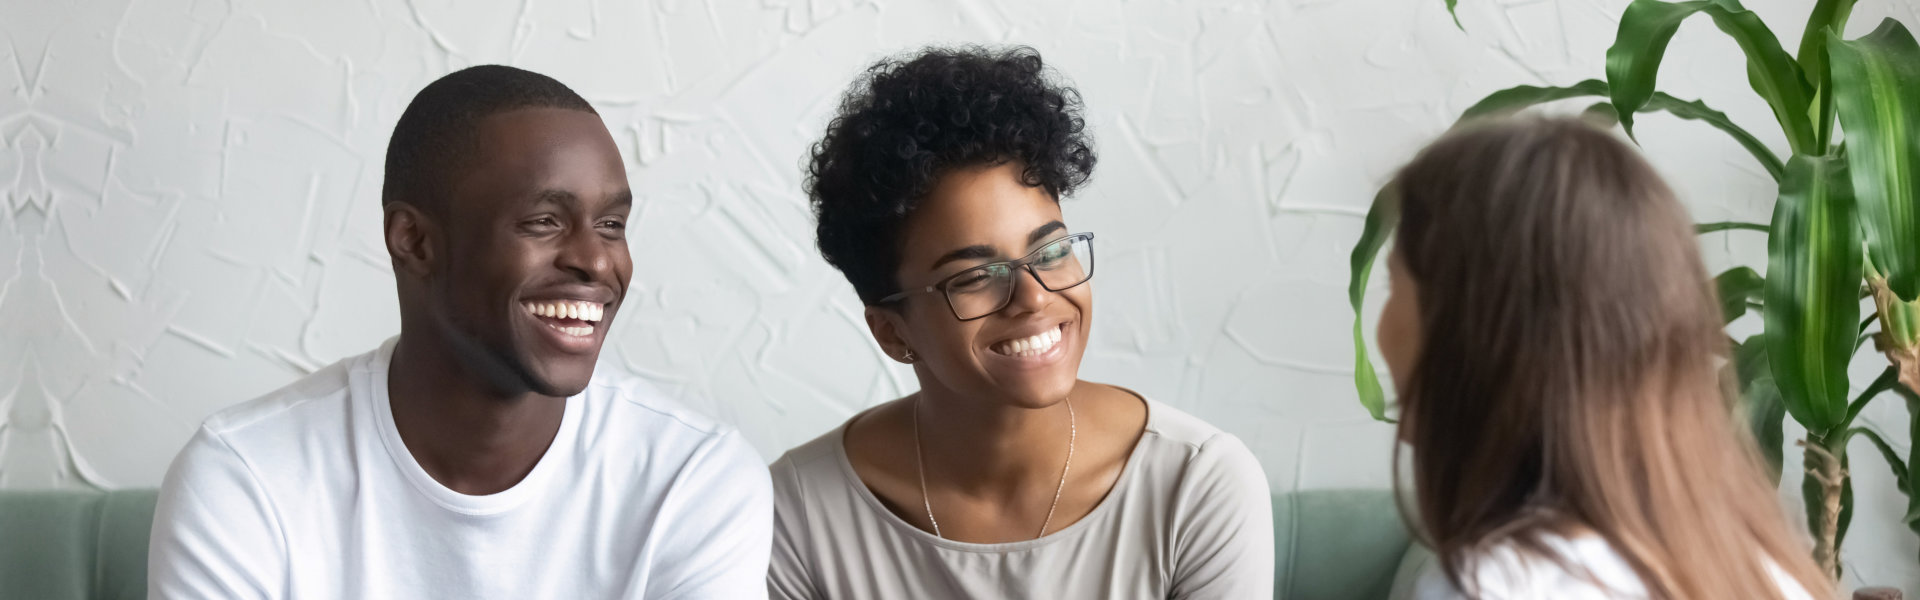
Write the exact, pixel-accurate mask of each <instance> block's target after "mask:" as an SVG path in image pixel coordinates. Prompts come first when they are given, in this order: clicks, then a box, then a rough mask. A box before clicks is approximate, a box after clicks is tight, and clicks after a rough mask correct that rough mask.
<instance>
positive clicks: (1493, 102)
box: [1454, 79, 1784, 181]
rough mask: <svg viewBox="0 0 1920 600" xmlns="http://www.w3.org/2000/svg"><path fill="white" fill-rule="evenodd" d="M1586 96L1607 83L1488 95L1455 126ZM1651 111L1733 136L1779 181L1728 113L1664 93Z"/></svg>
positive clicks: (1768, 154) (1775, 161) (1774, 166)
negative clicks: (1702, 123)
mask: <svg viewBox="0 0 1920 600" xmlns="http://www.w3.org/2000/svg"><path fill="white" fill-rule="evenodd" d="M1586 96H1601V97H1605V96H1607V82H1604V81H1600V80H1598V79H1588V80H1585V81H1582V82H1579V83H1576V84H1573V85H1570V86H1566V87H1537V86H1531V85H1519V86H1514V87H1510V88H1507V89H1504V90H1500V91H1497V92H1494V93H1492V94H1489V95H1487V97H1486V98H1482V99H1481V100H1480V101H1479V102H1476V103H1474V104H1473V106H1470V107H1467V110H1466V112H1464V113H1461V114H1460V120H1459V121H1458V122H1456V123H1455V124H1454V126H1455V127H1459V126H1460V125H1461V124H1465V123H1468V122H1471V121H1473V120H1476V119H1482V118H1489V117H1502V116H1507V115H1511V114H1513V113H1516V112H1519V111H1521V110H1523V109H1525V108H1527V107H1530V106H1534V105H1537V104H1545V103H1547V102H1553V101H1555V100H1565V99H1568V98H1581V97H1586ZM1596 106H1597V105H1596ZM1592 109H1593V108H1592V107H1589V108H1588V110H1592ZM1651 111H1664V112H1667V113H1668V114H1672V115H1673V116H1676V117H1679V118H1682V119H1687V120H1691V121H1701V122H1704V123H1706V124H1708V125H1711V126H1713V128H1715V129H1719V130H1720V131H1721V132H1722V133H1726V134H1727V135H1728V136H1731V137H1732V138H1733V140H1734V141H1735V142H1739V144H1740V146H1741V147H1742V148H1746V149H1747V152H1748V153H1750V154H1752V155H1753V158H1754V159H1755V160H1758V161H1760V167H1761V168H1763V169H1766V170H1767V174H1769V175H1772V176H1773V179H1774V181H1779V180H1780V177H1781V172H1782V171H1783V170H1784V166H1783V165H1782V163H1781V162H1780V157H1778V156H1775V155H1774V154H1773V151H1772V150H1769V149H1768V148H1767V145H1766V144H1763V143H1761V142H1760V140H1759V138H1755V137H1754V136H1753V134H1751V133H1748V132H1747V130H1746V129H1743V128H1741V127H1740V126H1739V125H1736V124H1734V122H1733V120H1732V119H1729V118H1727V115H1726V113H1723V112H1720V111H1717V110H1714V109H1713V108H1712V107H1709V106H1707V105H1706V103H1704V102H1700V101H1698V100H1681V99H1679V98H1675V97H1673V96H1670V95H1667V94H1666V93H1663V92H1654V93H1653V96H1652V97H1651V98H1649V99H1648V100H1647V101H1646V102H1644V103H1643V104H1642V106H1641V107H1640V112H1651Z"/></svg>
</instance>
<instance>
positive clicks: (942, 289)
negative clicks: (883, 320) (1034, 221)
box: [875, 231, 1093, 323]
mask: <svg viewBox="0 0 1920 600" xmlns="http://www.w3.org/2000/svg"><path fill="white" fill-rule="evenodd" d="M1074 238H1081V240H1082V241H1085V242H1086V243H1087V256H1088V257H1092V256H1093V232H1091V231H1083V232H1080V233H1070V234H1067V235H1063V236H1060V237H1057V238H1054V239H1052V240H1049V241H1048V242H1047V243H1045V244H1041V245H1040V247H1039V248H1034V249H1033V251H1032V252H1028V253H1027V255H1026V256H1022V257H1020V258H1016V259H1013V260H1001V261H994V262H990V263H986V264H983V265H979V266H974V267H969V268H967V269H965V270H962V271H960V272H958V273H954V274H952V275H948V276H946V277H942V278H940V281H936V282H934V283H933V285H929V286H926V287H923V288H920V289H917V290H902V291H899V292H895V293H893V294H892V295H889V296H887V297H885V298H881V299H880V301H879V302H876V303H875V304H892V303H894V302H899V301H901V300H905V299H907V298H911V297H913V296H916V295H919V294H927V293H933V292H939V293H940V297H941V299H943V300H946V301H947V312H949V313H952V314H953V318H955V319H960V321H961V322H963V323H964V322H967V321H974V320H979V319H985V318H987V317H988V316H991V315H993V313H997V312H1000V310H1001V309H1004V308H1006V307H1007V305H1008V304H1012V303H1013V289H1014V287H1017V286H1018V285H1019V283H1018V282H1015V283H1014V285H1013V286H1009V287H1008V288H1007V296H1006V298H1005V299H1002V300H1001V301H1000V305H999V306H996V307H994V309H993V310H990V311H987V312H986V313H983V314H981V315H980V316H977V317H973V318H968V319H961V318H960V309H958V308H955V307H954V306H953V297H952V296H948V295H947V289H946V287H947V285H948V284H949V283H952V282H953V280H955V279H959V278H960V276H961V275H966V274H968V273H972V272H974V271H978V270H981V269H985V268H988V267H993V266H996V265H1006V266H1007V270H1008V271H1015V270H1024V271H1026V272H1027V275H1029V276H1032V277H1033V282H1034V283H1038V284H1040V289H1044V290H1046V291H1049V292H1064V291H1067V290H1070V289H1073V288H1076V287H1080V286H1082V285H1086V283H1087V282H1089V281H1093V266H1092V265H1091V264H1089V265H1088V267H1087V276H1086V277H1085V278H1083V279H1081V280H1080V281H1079V282H1078V283H1075V284H1073V285H1069V286H1066V287H1063V288H1060V289H1057V290H1056V289H1053V288H1052V287H1050V286H1048V285H1047V282H1046V281H1044V280H1042V279H1040V273H1038V272H1036V271H1034V270H1033V259H1034V256H1035V255H1038V254H1040V251H1041V250H1046V249H1047V247H1048V246H1052V245H1054V244H1058V243H1060V242H1063V241H1067V240H1072V239H1074ZM1087 262H1089V263H1092V262H1093V261H1092V260H1088V261H1087Z"/></svg>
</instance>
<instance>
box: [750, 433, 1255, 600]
mask: <svg viewBox="0 0 1920 600" xmlns="http://www.w3.org/2000/svg"><path fill="white" fill-rule="evenodd" d="M1147 409H1148V413H1147V425H1146V431H1145V432H1144V433H1143V434H1142V435H1141V437H1140V441H1139V443H1138V444H1137V445H1135V446H1134V449H1133V453H1132V454H1131V455H1130V456H1129V457H1128V459H1127V464H1126V467H1125V468H1124V469H1123V470H1122V472H1121V475H1120V478H1119V480H1118V481H1116V482H1115V483H1114V488H1113V491H1112V492H1110V493H1108V495H1107V497H1106V498H1105V499H1104V500H1102V501H1101V503H1100V504H1099V505H1098V506H1096V507H1095V508H1094V509H1093V512H1091V513H1089V514H1088V515H1087V516H1086V517H1085V518H1082V519H1081V520H1080V521H1078V522H1076V523H1074V524H1072V525H1070V526H1068V527H1066V528H1064V529H1061V530H1060V531H1057V532H1054V533H1051V534H1048V535H1047V536H1046V537H1042V538H1039V539H1036V540H1030V541H1024V542H1013V543H1005V544H972V543H966V542H957V541H953V540H946V539H941V538H938V537H935V536H934V535H933V534H931V533H927V532H925V531H921V530H920V529H919V528H916V527H914V526H913V525H911V524H909V523H907V522H906V521H904V520H902V519H900V517H898V516H896V515H894V514H893V513H892V512H890V511H888V510H887V509H886V507H885V506H883V505H881V503H880V499H879V498H877V497H875V496H874V495H873V492H872V491H870V490H868V489H867V487H866V485H865V484H862V483H861V482H860V478H859V476H858V475H856V474H855V473H854V470H853V464H852V463H851V462H849V461H848V460H847V452H846V447H845V445H844V444H843V439H844V434H845V429H846V426H845V425H844V424H843V425H841V426H840V427H837V428H834V430H833V431H830V432H828V433H827V434H826V435H823V436H820V437H819V438H816V439H814V440H813V441H810V442H807V443H806V444H803V445H801V446H799V447H797V448H794V449H793V450H790V451H788V452H787V453H786V455H784V456H782V457H780V460H778V461H775V462H774V463H773V466H772V469H773V485H774V542H773V564H772V568H771V569H770V572H769V574H768V577H767V587H768V591H769V592H770V593H771V596H772V597H773V598H775V599H813V598H836V599H851V598H1045V599H1065V598H1194V599H1201V598H1235V599H1240V598H1248V599H1251V598H1262V599H1264V598H1272V597H1273V514H1272V512H1271V510H1272V509H1271V504H1270V499H1269V492H1268V488H1267V479H1266V476H1265V474H1264V473H1263V472H1262V471H1261V469H1260V465H1259V463H1258V462H1257V461H1256V460H1255V459H1254V457H1253V453H1252V452H1250V451H1249V450H1247V447H1246V445H1245V444H1242V443H1241V442H1240V440H1239V439H1238V438H1235V437H1234V436H1232V435H1230V434H1227V433H1225V432H1222V431H1220V430H1219V429H1218V428H1215V427H1213V426H1212V425H1208V424H1206V423H1205V422H1202V421H1200V420H1199V419H1197V418H1194V417H1192V416H1189V415H1187V414H1185V413H1182V412H1180V411H1177V410H1174V409H1173V408H1171V407H1168V406H1166V405H1164V404H1160V403H1158V402H1154V401H1152V400H1148V401H1147Z"/></svg>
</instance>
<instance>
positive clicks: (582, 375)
mask: <svg viewBox="0 0 1920 600" xmlns="http://www.w3.org/2000/svg"><path fill="white" fill-rule="evenodd" d="M556 363H557V364H556ZM529 366H532V367H533V368H532V369H529V372H528V373H527V375H528V377H527V388H528V390H529V391H532V392H533V393H536V394H540V395H542V396H551V397H554V398H570V397H573V396H576V395H579V394H580V392H583V391H586V389H587V386H588V385H590V384H592V383H593V361H592V360H590V359H589V360H583V361H582V360H566V361H553V362H550V363H547V364H541V363H540V362H533V363H532V364H531V365H529Z"/></svg>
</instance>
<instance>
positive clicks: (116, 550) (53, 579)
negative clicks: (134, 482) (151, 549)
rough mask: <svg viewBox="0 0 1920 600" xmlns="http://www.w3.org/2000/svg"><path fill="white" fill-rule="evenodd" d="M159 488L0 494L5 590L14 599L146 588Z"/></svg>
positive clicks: (109, 599)
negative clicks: (148, 559) (150, 533)
mask: <svg viewBox="0 0 1920 600" xmlns="http://www.w3.org/2000/svg"><path fill="white" fill-rule="evenodd" d="M154 499H155V491H154V490H125V491H115V492H92V491H31V492H5V493H0V591H4V592H5V595H6V596H8V597H11V598H41V599H45V600H67V599H69V598H71V599H74V600H84V599H88V598H93V599H100V600H120V599H125V600H139V599H141V598H145V597H146V595H147V535H148V534H149V532H150V531H151V529H152V525H153V503H154Z"/></svg>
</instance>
